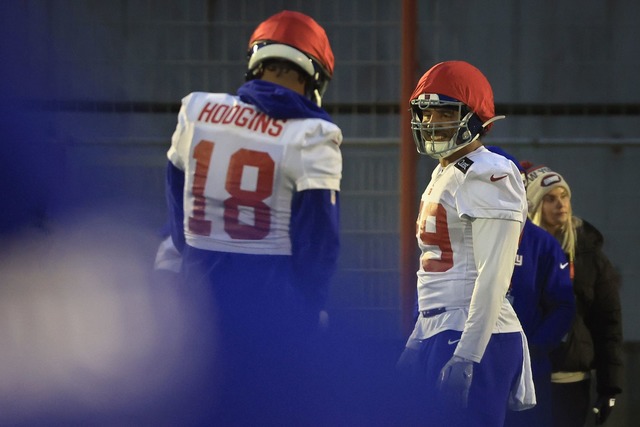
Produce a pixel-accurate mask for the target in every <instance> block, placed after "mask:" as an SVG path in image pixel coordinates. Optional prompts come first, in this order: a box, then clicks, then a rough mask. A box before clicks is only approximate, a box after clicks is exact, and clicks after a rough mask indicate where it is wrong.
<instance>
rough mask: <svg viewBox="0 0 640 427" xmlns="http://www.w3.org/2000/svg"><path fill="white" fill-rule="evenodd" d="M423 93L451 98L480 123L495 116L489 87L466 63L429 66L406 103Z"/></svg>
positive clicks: (451, 62) (480, 73)
mask: <svg viewBox="0 0 640 427" xmlns="http://www.w3.org/2000/svg"><path fill="white" fill-rule="evenodd" d="M423 93H433V94H438V95H446V96H448V97H451V98H455V99H457V100H458V101H460V102H463V103H464V104H466V105H467V106H468V107H469V108H470V109H471V110H472V111H473V112H474V113H476V114H477V115H478V117H480V120H482V121H483V122H486V121H487V120H489V119H491V118H493V117H494V116H495V109H494V104H493V90H492V89H491V85H490V84H489V81H488V80H487V78H486V77H485V76H484V74H482V72H481V71H480V70H478V69H477V68H476V67H474V66H473V65H471V64H469V63H468V62H464V61H446V62H441V63H439V64H436V65H434V66H433V67H431V69H429V70H428V71H427V72H426V73H424V75H423V76H422V78H420V81H419V82H418V85H417V86H416V88H415V90H414V91H413V94H412V95H411V99H410V100H409V101H411V100H413V99H416V98H417V97H418V96H420V95H421V94H423ZM490 126H491V124H489V125H488V126H487V127H490Z"/></svg>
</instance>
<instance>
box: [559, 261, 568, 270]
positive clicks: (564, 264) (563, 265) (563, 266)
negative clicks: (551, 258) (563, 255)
mask: <svg viewBox="0 0 640 427" xmlns="http://www.w3.org/2000/svg"><path fill="white" fill-rule="evenodd" d="M567 265H569V263H568V262H563V263H562V264H560V270H564V269H565V268H567Z"/></svg>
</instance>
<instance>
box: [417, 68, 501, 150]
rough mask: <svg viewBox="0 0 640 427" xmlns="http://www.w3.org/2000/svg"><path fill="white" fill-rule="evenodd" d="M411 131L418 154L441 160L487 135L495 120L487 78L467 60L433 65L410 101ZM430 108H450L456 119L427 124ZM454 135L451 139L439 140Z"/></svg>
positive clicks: (491, 94)
mask: <svg viewBox="0 0 640 427" xmlns="http://www.w3.org/2000/svg"><path fill="white" fill-rule="evenodd" d="M409 102H410V104H411V114H412V118H411V129H412V130H413V139H414V141H415V143H416V147H417V149H418V152H419V153H421V154H428V155H429V156H431V157H433V158H436V159H441V158H444V157H448V156H450V155H451V154H453V153H455V152H456V151H458V150H459V149H461V148H462V147H464V146H466V145H468V144H470V143H471V142H473V141H475V140H476V139H478V138H479V137H480V136H481V135H484V134H485V133H486V132H488V131H489V129H490V128H491V125H492V123H493V122H494V121H495V120H498V119H502V118H504V116H495V112H494V105H493V91H492V90H491V85H490V84H489V82H488V81H487V79H486V77H485V76H484V75H483V74H482V73H481V72H480V70H478V69H477V68H476V67H474V66H473V65H471V64H469V63H467V62H464V61H447V62H441V63H439V64H436V65H434V66H433V67H432V68H431V69H429V70H428V71H427V72H426V73H425V74H424V75H423V76H422V78H421V79H420V81H419V82H418V85H417V86H416V88H415V90H414V91H413V94H412V95H411V99H410V101H409ZM427 108H447V109H453V110H454V111H457V112H458V115H457V117H456V120H453V121H449V122H440V123H434V124H432V123H424V122H423V121H422V116H423V111H424V110H426V109H427ZM438 133H441V134H442V133H447V135H449V134H452V135H453V136H451V138H450V139H449V140H443V139H442V138H438V137H436V135H437V134H438Z"/></svg>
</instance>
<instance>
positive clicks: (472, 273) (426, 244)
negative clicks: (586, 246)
mask: <svg viewBox="0 0 640 427" xmlns="http://www.w3.org/2000/svg"><path fill="white" fill-rule="evenodd" d="M526 213H527V205H526V195H525V190H524V185H523V183H522V178H521V176H520V173H519V171H518V169H517V167H516V166H515V165H514V164H513V163H512V162H511V161H510V160H508V159H506V158H505V157H503V156H500V155H497V154H495V153H492V152H490V151H489V150H487V149H486V148H484V147H480V148H478V149H477V150H474V151H473V152H471V153H469V154H467V155H466V156H465V157H463V158H461V159H459V160H458V161H457V162H455V163H451V164H449V165H447V166H446V167H444V168H443V167H442V166H440V165H438V166H437V167H436V168H435V170H434V171H433V174H432V176H431V182H430V183H429V185H428V186H427V188H426V190H425V191H424V193H423V195H422V198H421V202H420V211H419V215H418V219H417V224H416V225H417V228H416V232H417V235H416V237H417V240H418V246H419V248H420V251H421V255H420V268H419V270H418V272H417V276H418V280H417V287H418V303H419V309H420V311H425V310H432V309H439V308H446V309H447V311H446V312H444V313H442V314H440V315H437V316H434V317H428V318H424V317H422V316H421V317H420V318H419V320H418V322H417V324H416V329H415V330H414V333H413V335H412V339H414V340H420V339H424V338H428V337H430V336H433V335H435V334H436V333H438V332H441V331H443V330H458V331H465V330H467V331H468V333H466V332H465V333H463V339H462V341H466V342H467V344H466V345H468V347H469V349H468V351H466V352H463V353H464V357H467V358H471V359H474V360H476V361H478V360H479V359H480V358H481V356H482V353H483V352H484V345H486V341H487V340H488V339H489V336H490V334H491V333H499V332H517V331H521V330H522V329H521V326H520V323H519V321H518V319H517V316H516V314H515V312H514V310H513V308H512V307H511V304H510V303H509V302H508V300H507V299H506V297H505V294H506V291H507V289H508V285H509V282H510V280H511V274H512V272H513V265H514V259H515V256H516V250H517V243H518V237H519V234H518V233H519V232H521V230H522V227H523V225H524V220H525V218H526ZM494 219H499V220H506V221H504V222H503V221H493V222H491V221H490V222H484V223H483V222H482V221H483V220H494ZM473 221H477V223H476V230H475V232H473V231H472V222H473ZM483 224H486V225H483ZM505 226H506V227H507V228H506V229H507V230H510V233H509V235H510V236H511V237H507V239H509V241H508V242H507V243H508V244H507V245H506V246H504V248H503V247H502V246H501V245H502V241H503V240H504V239H503V238H502V236H495V234H496V233H489V235H491V236H492V238H494V239H496V240H494V241H491V240H489V241H474V238H473V235H474V234H476V235H477V233H481V231H478V230H480V229H481V227H488V229H489V230H491V227H505ZM485 230H487V228H485ZM485 233H486V231H485ZM483 245H484V246H483ZM487 245H491V246H494V245H498V246H500V247H499V248H497V247H485V246H487ZM491 251H496V252H497V253H495V256H492V255H490V256H486V255H484V256H483V257H484V258H487V259H486V260H484V261H479V260H478V259H476V257H479V256H480V254H481V253H483V254H487V253H491ZM502 252H507V253H506V254H505V253H502ZM511 252H513V253H511ZM479 262H483V263H484V264H483V265H478V264H479ZM479 269H480V270H482V271H483V273H484V274H482V275H481V274H479ZM487 277H488V278H489V279H490V281H491V282H493V281H495V284H494V283H488V284H480V283H478V282H479V281H481V280H484V281H486V278H487ZM494 285H495V286H496V287H499V288H498V289H499V290H498V292H499V294H496V295H490V296H489V297H485V296H483V295H482V293H484V295H489V294H490V293H486V292H484V289H488V288H487V287H486V286H490V287H493V286H494ZM483 286H484V288H483ZM476 288H477V289H483V290H481V291H478V292H477V295H475V296H474V289H476ZM502 288H503V289H502ZM503 291H504V292H503ZM472 297H473V298H472ZM483 298H485V299H483ZM474 305H475V306H474ZM492 306H493V307H492ZM492 310H493V311H494V314H497V311H499V314H497V317H496V316H495V315H494V317H491V315H490V313H491V311H492ZM470 313H471V314H470ZM487 316H489V317H487ZM493 319H496V320H495V323H494V320H493ZM485 321H486V322H491V324H490V325H489V327H488V328H486V327H485V326H482V323H483V322H485ZM465 325H466V327H465ZM491 325H493V326H491ZM474 328H476V329H477V333H476V332H473V333H472V331H476V329H474ZM469 334H471V335H473V334H476V335H477V336H468V335H469ZM410 342H411V339H410Z"/></svg>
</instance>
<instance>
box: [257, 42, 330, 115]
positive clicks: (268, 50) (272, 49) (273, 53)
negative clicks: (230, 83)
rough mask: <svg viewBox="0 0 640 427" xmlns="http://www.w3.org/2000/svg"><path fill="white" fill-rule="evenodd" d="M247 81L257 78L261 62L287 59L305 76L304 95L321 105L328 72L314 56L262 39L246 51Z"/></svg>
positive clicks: (261, 65)
mask: <svg viewBox="0 0 640 427" xmlns="http://www.w3.org/2000/svg"><path fill="white" fill-rule="evenodd" d="M247 60H248V67H247V68H248V70H247V73H246V74H245V79H246V80H247V81H249V80H253V79H258V78H260V77H261V76H262V73H263V70H264V69H263V64H264V63H265V62H267V61H269V60H280V61H288V62H290V63H292V64H294V65H295V68H296V69H297V70H298V72H299V73H300V74H301V75H303V76H305V80H306V83H305V94H304V95H305V97H306V98H308V99H310V100H312V101H313V102H315V103H316V104H317V105H318V106H319V107H320V106H321V105H322V96H323V95H324V93H325V91H326V90H327V86H328V84H329V80H330V77H329V73H328V72H327V71H326V70H325V69H324V67H323V66H322V65H321V64H320V62H318V61H317V60H316V59H315V58H313V57H311V56H309V55H307V54H305V53H304V52H302V51H300V50H298V49H296V48H294V47H291V46H289V45H286V44H282V43H273V42H270V41H264V42H259V43H256V44H254V45H253V46H252V47H251V49H249V52H247Z"/></svg>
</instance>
